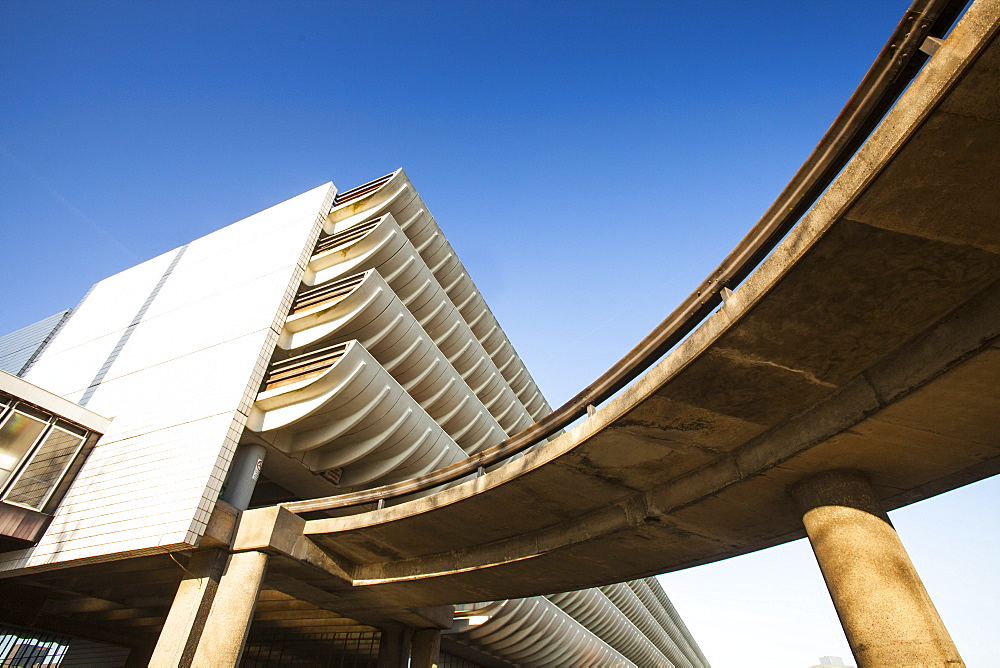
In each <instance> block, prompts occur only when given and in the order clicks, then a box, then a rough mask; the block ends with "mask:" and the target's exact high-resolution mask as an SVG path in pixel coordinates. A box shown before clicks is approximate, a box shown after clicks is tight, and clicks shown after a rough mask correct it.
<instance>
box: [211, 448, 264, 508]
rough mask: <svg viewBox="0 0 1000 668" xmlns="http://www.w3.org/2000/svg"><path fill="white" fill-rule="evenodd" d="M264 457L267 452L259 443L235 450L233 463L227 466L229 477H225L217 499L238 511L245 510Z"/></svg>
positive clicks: (255, 484)
mask: <svg viewBox="0 0 1000 668" xmlns="http://www.w3.org/2000/svg"><path fill="white" fill-rule="evenodd" d="M266 455H267V450H265V449H264V446H263V445H260V444H259V443H243V444H242V445H240V446H239V447H238V448H236V454H235V455H234V456H233V463H232V464H231V465H230V466H229V475H227V476H226V484H225V485H224V486H223V492H222V495H221V496H220V497H219V498H221V499H222V500H223V501H225V502H226V503H228V504H230V505H232V506H235V507H236V508H239V509H240V510H246V509H247V506H249V505H250V497H251V496H252V495H253V490H254V487H256V486H257V479H258V478H259V477H260V469H261V467H262V466H263V465H264V457H265V456H266Z"/></svg>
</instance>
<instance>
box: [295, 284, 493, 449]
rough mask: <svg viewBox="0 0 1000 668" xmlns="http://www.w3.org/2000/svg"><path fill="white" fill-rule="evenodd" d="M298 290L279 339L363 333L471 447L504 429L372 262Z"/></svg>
mask: <svg viewBox="0 0 1000 668" xmlns="http://www.w3.org/2000/svg"><path fill="white" fill-rule="evenodd" d="M299 297H300V299H299V300H297V302H296V304H295V305H293V310H292V313H291V315H289V316H288V319H287V320H286V321H285V326H284V329H283V331H282V334H281V336H280V337H279V339H278V346H279V347H280V348H282V349H284V350H289V351H296V350H301V349H303V347H305V346H310V347H313V346H316V345H324V344H325V345H330V344H333V343H341V342H344V341H350V340H352V339H353V340H357V341H358V342H359V343H361V344H362V345H363V346H364V348H365V349H366V350H367V351H368V352H369V353H371V355H372V356H373V357H374V358H375V359H376V360H377V361H378V362H379V363H380V364H381V365H382V366H383V367H384V368H385V370H386V371H388V372H389V374H390V375H392V377H393V378H395V379H396V381H397V382H398V383H399V384H400V385H401V386H402V388H403V389H404V390H406V392H407V393H408V394H409V395H410V396H412V397H413V398H414V399H416V400H417V402H418V403H419V404H420V406H421V408H423V409H424V410H425V411H427V413H428V415H430V416H431V417H432V418H434V420H435V421H437V423H438V424H439V425H440V426H441V427H442V428H443V429H444V430H445V431H446V432H447V433H448V435H449V436H451V438H452V439H454V440H455V442H456V443H458V445H459V446H461V448H462V449H463V450H464V451H465V452H466V453H469V454H472V453H475V452H478V451H480V450H482V449H483V448H486V447H489V446H491V445H495V444H497V443H499V442H500V441H502V440H503V439H504V438H505V437H506V435H505V434H504V432H503V429H502V428H501V427H500V425H499V424H498V423H497V421H496V420H495V419H494V418H493V416H492V415H490V412H489V411H488V410H487V409H486V407H485V406H483V404H482V402H481V401H480V400H479V398H478V397H477V396H476V394H475V393H474V392H473V391H472V389H471V388H470V387H469V386H468V384H467V383H466V382H465V380H463V378H462V376H461V375H460V374H459V373H458V371H456V370H455V367H454V366H452V364H451V363H450V362H449V361H448V359H447V358H446V357H445V355H444V354H443V353H442V352H441V351H440V350H439V349H438V348H437V346H435V345H434V342H433V341H432V340H431V337H430V336H429V335H428V334H427V333H426V332H425V331H424V329H423V327H421V326H420V323H418V322H417V320H416V318H414V317H413V314H412V313H410V311H409V310H408V309H407V308H406V306H404V305H403V302H402V301H400V299H399V297H397V296H396V294H395V293H394V292H393V291H392V289H391V288H390V287H389V286H388V285H387V284H386V283H385V281H384V280H383V279H382V277H381V276H380V275H379V274H378V272H376V271H375V270H374V269H369V270H368V271H366V272H362V273H361V274H355V275H354V276H349V277H347V278H344V279H332V280H331V281H328V282H327V283H323V284H320V285H319V286H316V287H315V288H312V289H311V290H307V291H305V292H300V295H299ZM303 298H304V299H303ZM326 300H329V301H326Z"/></svg>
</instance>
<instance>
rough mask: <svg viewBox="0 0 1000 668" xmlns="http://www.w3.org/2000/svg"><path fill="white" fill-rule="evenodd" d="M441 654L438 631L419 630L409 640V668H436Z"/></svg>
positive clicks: (439, 633)
mask: <svg viewBox="0 0 1000 668" xmlns="http://www.w3.org/2000/svg"><path fill="white" fill-rule="evenodd" d="M440 653H441V631H440V629H420V630H419V631H414V632H413V639H412V640H410V668H437V665H438V655H439V654H440Z"/></svg>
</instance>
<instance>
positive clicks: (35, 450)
mask: <svg viewBox="0 0 1000 668" xmlns="http://www.w3.org/2000/svg"><path fill="white" fill-rule="evenodd" d="M0 364H2V368H3V369H4V371H5V372H6V373H4V374H3V375H0V381H2V384H0V404H2V410H3V414H2V415H0V434H2V436H0V438H2V439H3V440H2V441H0V448H2V454H3V457H4V459H3V461H2V462H0V466H2V467H3V472H2V473H3V475H4V479H3V480H0V484H2V485H3V487H2V490H0V494H2V496H0V498H2V501H0V504H2V506H0V510H2V512H3V513H4V515H3V519H4V521H3V523H2V524H0V532H2V533H3V534H4V535H3V538H2V542H0V545H2V550H3V551H2V552H0V591H3V593H4V596H3V599H2V600H3V603H0V624H2V626H0V657H2V658H8V657H10V658H12V657H17V658H18V660H22V659H27V658H31V659H34V660H36V661H44V662H45V663H46V664H47V665H60V662H63V664H64V665H70V664H71V660H70V659H72V658H73V656H76V655H80V653H81V652H84V653H89V656H91V657H99V658H98V659H96V660H97V661H98V662H100V663H101V665H147V664H149V665H156V666H172V665H237V664H240V663H241V665H248V666H249V665H253V666H264V665H331V666H336V665H352V666H353V665H356V666H363V665H371V666H376V665H377V666H380V667H382V666H402V665H407V664H406V662H407V661H408V660H409V661H411V663H410V665H413V666H422V665H431V663H434V662H436V663H437V664H438V665H440V666H473V665H485V666H504V665H528V666H536V665H537V666H584V665H591V666H632V665H635V666H692V667H693V666H707V665H708V663H707V661H706V660H705V657H704V656H703V654H702V653H701V651H700V650H699V648H698V645H697V643H696V642H695V640H694V639H693V638H692V636H691V634H690V632H689V631H688V630H687V628H686V627H685V626H684V623H683V621H682V620H681V618H680V616H679V615H678V614H677V611H676V610H675V609H674V607H673V606H672V605H671V603H670V601H669V599H668V598H667V596H666V594H665V593H664V592H663V590H662V589H661V588H660V586H659V584H658V583H657V582H656V580H655V579H652V578H650V579H645V580H637V581H633V582H628V583H622V584H617V585H610V586H605V587H600V588H597V589H590V590H584V591H579V592H570V593H564V594H553V595H550V596H547V597H541V596H539V597H533V598H528V599H520V600H510V601H491V602H482V603H470V602H466V601H456V603H462V605H459V606H458V607H457V608H454V607H451V606H446V607H444V608H433V609H406V608H402V607H400V606H398V605H394V604H393V602H392V601H387V600H378V599H373V600H371V601H370V604H366V605H364V606H359V605H358V604H357V603H356V602H355V603H352V604H351V606H349V607H346V608H345V607H344V606H343V605H342V604H341V605H338V602H337V600H336V597H333V596H330V595H328V594H327V595H325V596H324V592H323V591H322V589H320V588H318V587H317V586H315V584H316V583H312V584H311V583H310V582H306V581H303V580H302V579H301V578H297V577H292V576H291V575H290V574H289V573H287V572H283V570H282V567H281V564H280V562H279V561H277V560H275V559H270V560H264V561H260V559H259V558H258V561H259V563H257V562H254V563H251V562H250V561H249V560H248V559H247V558H246V556H245V555H244V556H243V557H241V559H242V561H240V560H238V559H235V558H233V557H232V556H231V555H230V553H229V552H228V550H227V549H226V548H227V546H228V545H229V543H230V541H231V538H232V536H233V532H234V528H235V526H236V525H237V523H238V521H239V515H240V513H241V511H242V510H244V509H246V508H250V507H261V506H272V505H275V504H279V503H282V502H289V501H296V500H302V499H310V498H316V497H323V496H329V495H333V494H338V493H344V492H350V491H354V490H359V489H365V488H368V487H372V486H376V485H381V484H387V483H391V482H395V481H399V480H405V479H409V478H413V477H416V476H419V475H422V474H424V473H427V472H430V471H432V470H435V469H438V468H440V467H442V466H446V465H448V464H451V463H453V462H456V461H459V460H461V459H462V458H464V457H466V456H468V455H469V454H474V453H477V452H479V451H481V450H483V449H484V448H486V447H489V446H491V445H495V444H496V443H498V442H500V441H502V440H503V439H505V438H506V437H507V436H509V435H511V434H514V433H516V432H517V431H519V430H521V429H523V428H525V427H527V426H529V425H531V424H532V423H534V422H535V421H536V420H537V419H539V418H540V417H542V416H543V415H545V414H546V413H548V412H549V411H550V407H549V406H548V404H547V403H546V401H545V399H544V397H543V396H542V393H541V391H540V390H539V389H538V387H537V386H536V384H535V382H534V380H533V379H532V378H531V376H530V374H529V373H528V371H527V369H526V368H525V366H524V363H523V362H522V361H521V359H520V357H519V356H518V355H517V352H516V351H515V350H514V348H513V346H512V345H511V343H510V341H509V340H508V339H507V337H506V335H505V334H504V332H503V330H502V329H501V328H500V325H499V324H498V323H497V321H496V318H495V317H494V316H493V314H492V313H491V312H490V310H489V308H488V306H487V305H486V303H485V301H484V300H483V298H482V295H481V294H480V293H479V291H478V289H477V288H476V286H475V284H474V283H473V281H472V280H471V278H469V276H468V272H467V271H466V269H465V267H464V266H463V265H462V263H461V261H460V260H459V259H458V257H457V255H456V254H455V252H454V249H453V248H452V247H451V245H450V244H449V243H448V241H447V239H446V238H445V236H444V234H443V233H442V232H441V229H440V228H439V227H438V225H437V223H436V222H435V220H434V218H433V217H432V216H431V215H430V213H429V212H428V210H427V207H426V206H425V204H424V202H423V201H422V199H421V198H420V196H419V195H418V194H417V193H416V190H415V189H414V188H413V185H412V184H411V183H410V181H409V179H408V178H407V177H406V175H405V173H403V171H402V170H398V171H396V172H394V173H392V174H389V175H387V176H385V177H382V178H380V179H377V180H375V181H372V182H371V183H368V184H365V185H363V186H360V187H358V188H355V189H352V190H349V191H346V192H343V193H338V192H337V190H336V188H335V187H334V186H333V185H332V184H326V185H324V186H320V187H319V188H315V189H313V190H310V191H308V192H306V193H304V194H302V195H299V196H298V197H295V198H293V199H290V200H288V201H286V202H283V203H281V204H278V205H277V206H274V207H272V208H270V209H267V210H265V211H262V212H260V213H258V214H255V215H253V216H250V217H249V218H246V219H244V220H241V221H239V222H237V223H234V224H232V225H230V226H228V227H225V228H223V229H221V230H218V231H217V232H214V233H212V234H209V235H207V236H205V237H202V238H200V239H197V240H195V241H192V242H191V243H189V244H187V245H185V246H182V247H181V248H178V249H176V250H173V251H170V252H168V253H165V254H163V255H161V256H159V257H157V258H153V259H151V260H149V261H147V262H144V263H142V264H140V265H137V266H136V267H133V268H131V269H128V270H126V271H124V272H122V273H120V274H117V275H115V276H112V277H110V278H108V279H105V280H104V281H101V282H99V283H98V284H96V285H95V286H94V287H93V288H92V289H91V291H90V292H89V293H87V295H86V297H85V298H84V299H83V301H82V302H81V303H80V304H79V306H77V307H76V308H75V309H73V310H72V311H71V312H65V313H61V314H58V315H57V316H53V317H52V318H48V319H46V320H45V321H42V322H40V323H36V324H35V325H31V326H29V327H26V328H24V329H22V330H19V331H18V332H14V333H12V334H10V335H7V336H6V337H2V338H0ZM18 420H20V421H21V422H25V421H26V420H35V421H36V422H37V423H38V425H41V426H35V427H32V429H33V430H34V431H30V430H29V431H25V430H24V429H21V428H20V427H18V426H17V425H18V424H20V423H18V422H17V421H18ZM32 424H34V423H32ZM17 429H21V431H17ZM5 430H6V431H5ZM15 431H16V432H17V433H15ZM8 432H9V433H8ZM56 434H58V435H60V438H61V439H62V440H61V441H59V443H60V444H61V446H60V447H62V449H61V450H59V453H61V454H60V455H59V457H61V459H59V460H58V462H57V463H53V462H54V456H53V455H51V454H45V453H51V452H54V451H55V448H56V446H55V445H52V444H51V443H52V442H53V440H54V439H56V436H55V435H56ZM56 440H58V439H56ZM69 441H73V447H72V448H70V447H69V445H70V444H69ZM44 466H47V467H48V468H47V469H46V470H45V471H44V474H45V475H44V476H40V475H39V471H40V470H41V469H42V468H43V467H44ZM49 469H51V470H49ZM41 479H44V483H45V485H44V486H41V487H40V486H38V485H39V484H41V483H32V484H34V485H35V487H33V489H35V496H34V497H32V500H29V501H25V498H26V497H25V496H24V493H23V490H24V489H25V486H26V485H27V484H28V482H29V481H34V480H41ZM458 482H459V483H460V482H461V481H458ZM455 484H458V483H455ZM36 488H37V489H36ZM32 504H34V505H32ZM15 516H16V517H17V518H21V519H18V520H17V521H16V522H15V519H14V518H15ZM24 517H28V518H29V519H28V520H24V519H23V518H24ZM31 518H33V519H31ZM32 522H33V523H32ZM22 524H23V525H24V527H22ZM29 525H30V526H29ZM255 554H259V553H255ZM297 556H299V557H300V558H302V559H303V560H304V561H305V562H306V563H309V555H297ZM324 567H325V568H327V570H328V571H329V569H331V568H334V569H335V565H332V566H331V565H329V564H327V565H326V566H324ZM241 569H244V570H245V573H246V578H245V582H246V583H247V585H246V586H248V587H257V595H256V596H253V595H252V592H251V595H250V596H249V597H248V596H243V597H241V598H240V600H239V601H237V602H234V601H230V600H229V599H227V598H226V597H227V594H226V593H225V592H223V591H222V590H221V589H220V588H219V581H220V578H221V577H222V574H223V573H230V574H231V573H243V572H244V570H241ZM316 577H317V578H322V577H324V575H323V572H322V569H318V570H317V576H316ZM257 583H259V584H257ZM217 594H218V595H217ZM247 600H249V601H251V602H252V603H251V604H250V605H249V607H248V606H247V604H246V601H247ZM241 606H242V607H241ZM234 625H235V626H236V627H239V628H238V629H236V631H235V632H234ZM222 627H225V632H226V634H227V637H237V638H238V642H236V644H235V645H231V646H230V645H226V644H225V643H221V642H215V639H216V638H218V637H219V634H218V633H217V630H218V629H219V628H222ZM234 633H235V635H234ZM123 648H126V649H127V650H128V653H127V655H126V653H125V651H123ZM439 648H440V649H439ZM67 657H69V658H67Z"/></svg>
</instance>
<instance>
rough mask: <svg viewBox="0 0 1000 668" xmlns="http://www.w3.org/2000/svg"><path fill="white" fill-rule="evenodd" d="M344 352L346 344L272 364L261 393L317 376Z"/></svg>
mask: <svg viewBox="0 0 1000 668" xmlns="http://www.w3.org/2000/svg"><path fill="white" fill-rule="evenodd" d="M346 350H347V344H346V343H338V344H336V345H333V346H329V347H327V348H322V349H320V350H314V351H312V352H308V353H304V354H302V355H296V356H295V357H289V358H288V359H285V360H278V361H275V362H272V363H271V366H270V367H269V368H268V370H267V373H266V374H265V376H264V383H263V391H264V392H267V391H268V390H273V389H276V388H278V387H281V386H283V385H290V384H292V383H298V382H300V381H303V380H306V379H308V378H313V377H315V376H319V375H320V374H322V373H323V372H324V371H326V370H327V369H329V368H330V367H332V366H333V365H334V364H336V363H337V360H339V359H340V358H341V357H343V356H344V352H345V351H346Z"/></svg>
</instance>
